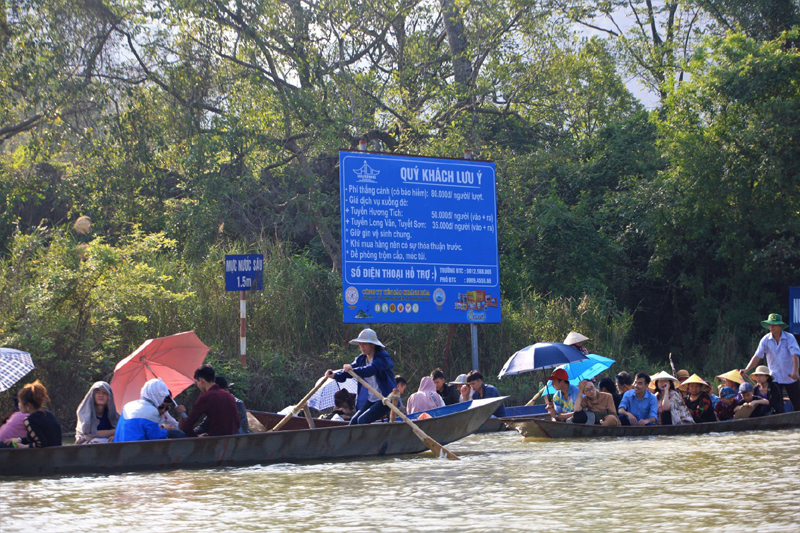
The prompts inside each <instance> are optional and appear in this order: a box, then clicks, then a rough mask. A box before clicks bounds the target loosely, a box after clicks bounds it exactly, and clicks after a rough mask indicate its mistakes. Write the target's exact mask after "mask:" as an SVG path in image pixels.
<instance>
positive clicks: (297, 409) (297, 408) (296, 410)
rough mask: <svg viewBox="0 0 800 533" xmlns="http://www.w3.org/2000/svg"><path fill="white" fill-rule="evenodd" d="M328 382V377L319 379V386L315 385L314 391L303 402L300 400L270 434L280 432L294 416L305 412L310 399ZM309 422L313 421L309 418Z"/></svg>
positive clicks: (304, 397)
mask: <svg viewBox="0 0 800 533" xmlns="http://www.w3.org/2000/svg"><path fill="white" fill-rule="evenodd" d="M326 381H328V378H327V376H322V377H321V378H319V380H318V381H317V384H316V385H314V388H313V389H311V390H310V391H309V392H308V394H306V395H305V396H303V399H302V400H300V402H299V403H298V404H297V405H295V406H294V407H292V410H291V411H290V412H289V413H288V414H287V415H286V416H285V417H283V420H281V421H280V422H278V423H277V424H275V427H274V428H272V429H270V430H269V431H270V432H272V431H278V430H279V429H281V428H282V427H283V426H285V425H286V423H287V422H288V421H289V420H291V419H292V417H293V416H294V415H296V414H297V413H299V412H300V411H302V410H303V407H305V405H306V403H308V400H310V399H311V397H312V396H314V393H315V392H317V391H318V390H319V389H320V388H322V386H323V385H325V382H326ZM308 420H309V421H310V420H311V419H310V418H309V419H308Z"/></svg>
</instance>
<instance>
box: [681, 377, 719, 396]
mask: <svg viewBox="0 0 800 533" xmlns="http://www.w3.org/2000/svg"><path fill="white" fill-rule="evenodd" d="M691 383H699V384H700V385H702V386H704V387H705V388H706V392H710V391H711V385H709V384H708V383H706V382H705V381H703V378H701V377H700V376H698V375H697V374H692V375H691V376H690V377H689V379H687V380H686V381H684V382H683V383H682V384H681V386H680V387H678V388H679V389H681V390H682V391H687V390H689V385H690V384H691Z"/></svg>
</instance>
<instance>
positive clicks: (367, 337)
mask: <svg viewBox="0 0 800 533" xmlns="http://www.w3.org/2000/svg"><path fill="white" fill-rule="evenodd" d="M362 342H368V343H369V344H374V345H375V346H380V347H381V348H385V346H384V345H383V343H382V342H381V341H379V340H378V334H377V333H375V330H374V329H369V328H368V329H362V330H361V333H359V334H358V337H356V338H355V339H353V340H351V341H350V344H359V343H362Z"/></svg>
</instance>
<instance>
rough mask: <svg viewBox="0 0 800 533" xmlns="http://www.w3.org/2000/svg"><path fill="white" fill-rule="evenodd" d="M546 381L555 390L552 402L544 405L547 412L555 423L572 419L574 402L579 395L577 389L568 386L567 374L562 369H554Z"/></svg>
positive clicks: (573, 386)
mask: <svg viewBox="0 0 800 533" xmlns="http://www.w3.org/2000/svg"><path fill="white" fill-rule="evenodd" d="M547 381H552V382H553V388H554V389H556V393H555V394H554V395H553V401H552V402H547V403H546V404H545V408H546V409H547V412H548V413H550V416H551V417H552V418H553V420H555V421H557V422H564V421H566V420H568V419H570V418H572V415H573V414H574V411H575V401H576V400H577V399H578V395H579V394H580V391H579V390H578V387H576V386H575V385H571V384H570V382H569V374H567V371H566V370H564V369H563V368H558V369H556V371H555V372H553V375H552V376H550V377H549V378H547Z"/></svg>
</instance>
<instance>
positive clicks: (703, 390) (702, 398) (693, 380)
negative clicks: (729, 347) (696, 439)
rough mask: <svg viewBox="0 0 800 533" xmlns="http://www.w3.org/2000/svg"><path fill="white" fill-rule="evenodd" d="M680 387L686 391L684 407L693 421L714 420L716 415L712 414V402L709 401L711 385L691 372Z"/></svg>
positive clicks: (698, 422)
mask: <svg viewBox="0 0 800 533" xmlns="http://www.w3.org/2000/svg"><path fill="white" fill-rule="evenodd" d="M680 389H681V391H683V392H684V393H687V396H686V407H688V408H689V411H690V412H691V413H692V418H694V421H695V423H697V424H700V423H702V422H716V420H717V415H716V414H714V404H713V403H712V402H711V385H709V384H708V383H706V382H705V381H703V379H702V378H701V377H700V376H698V375H697V374H692V375H691V377H689V379H687V380H686V381H684V382H683V384H682V385H681V387H680Z"/></svg>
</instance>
